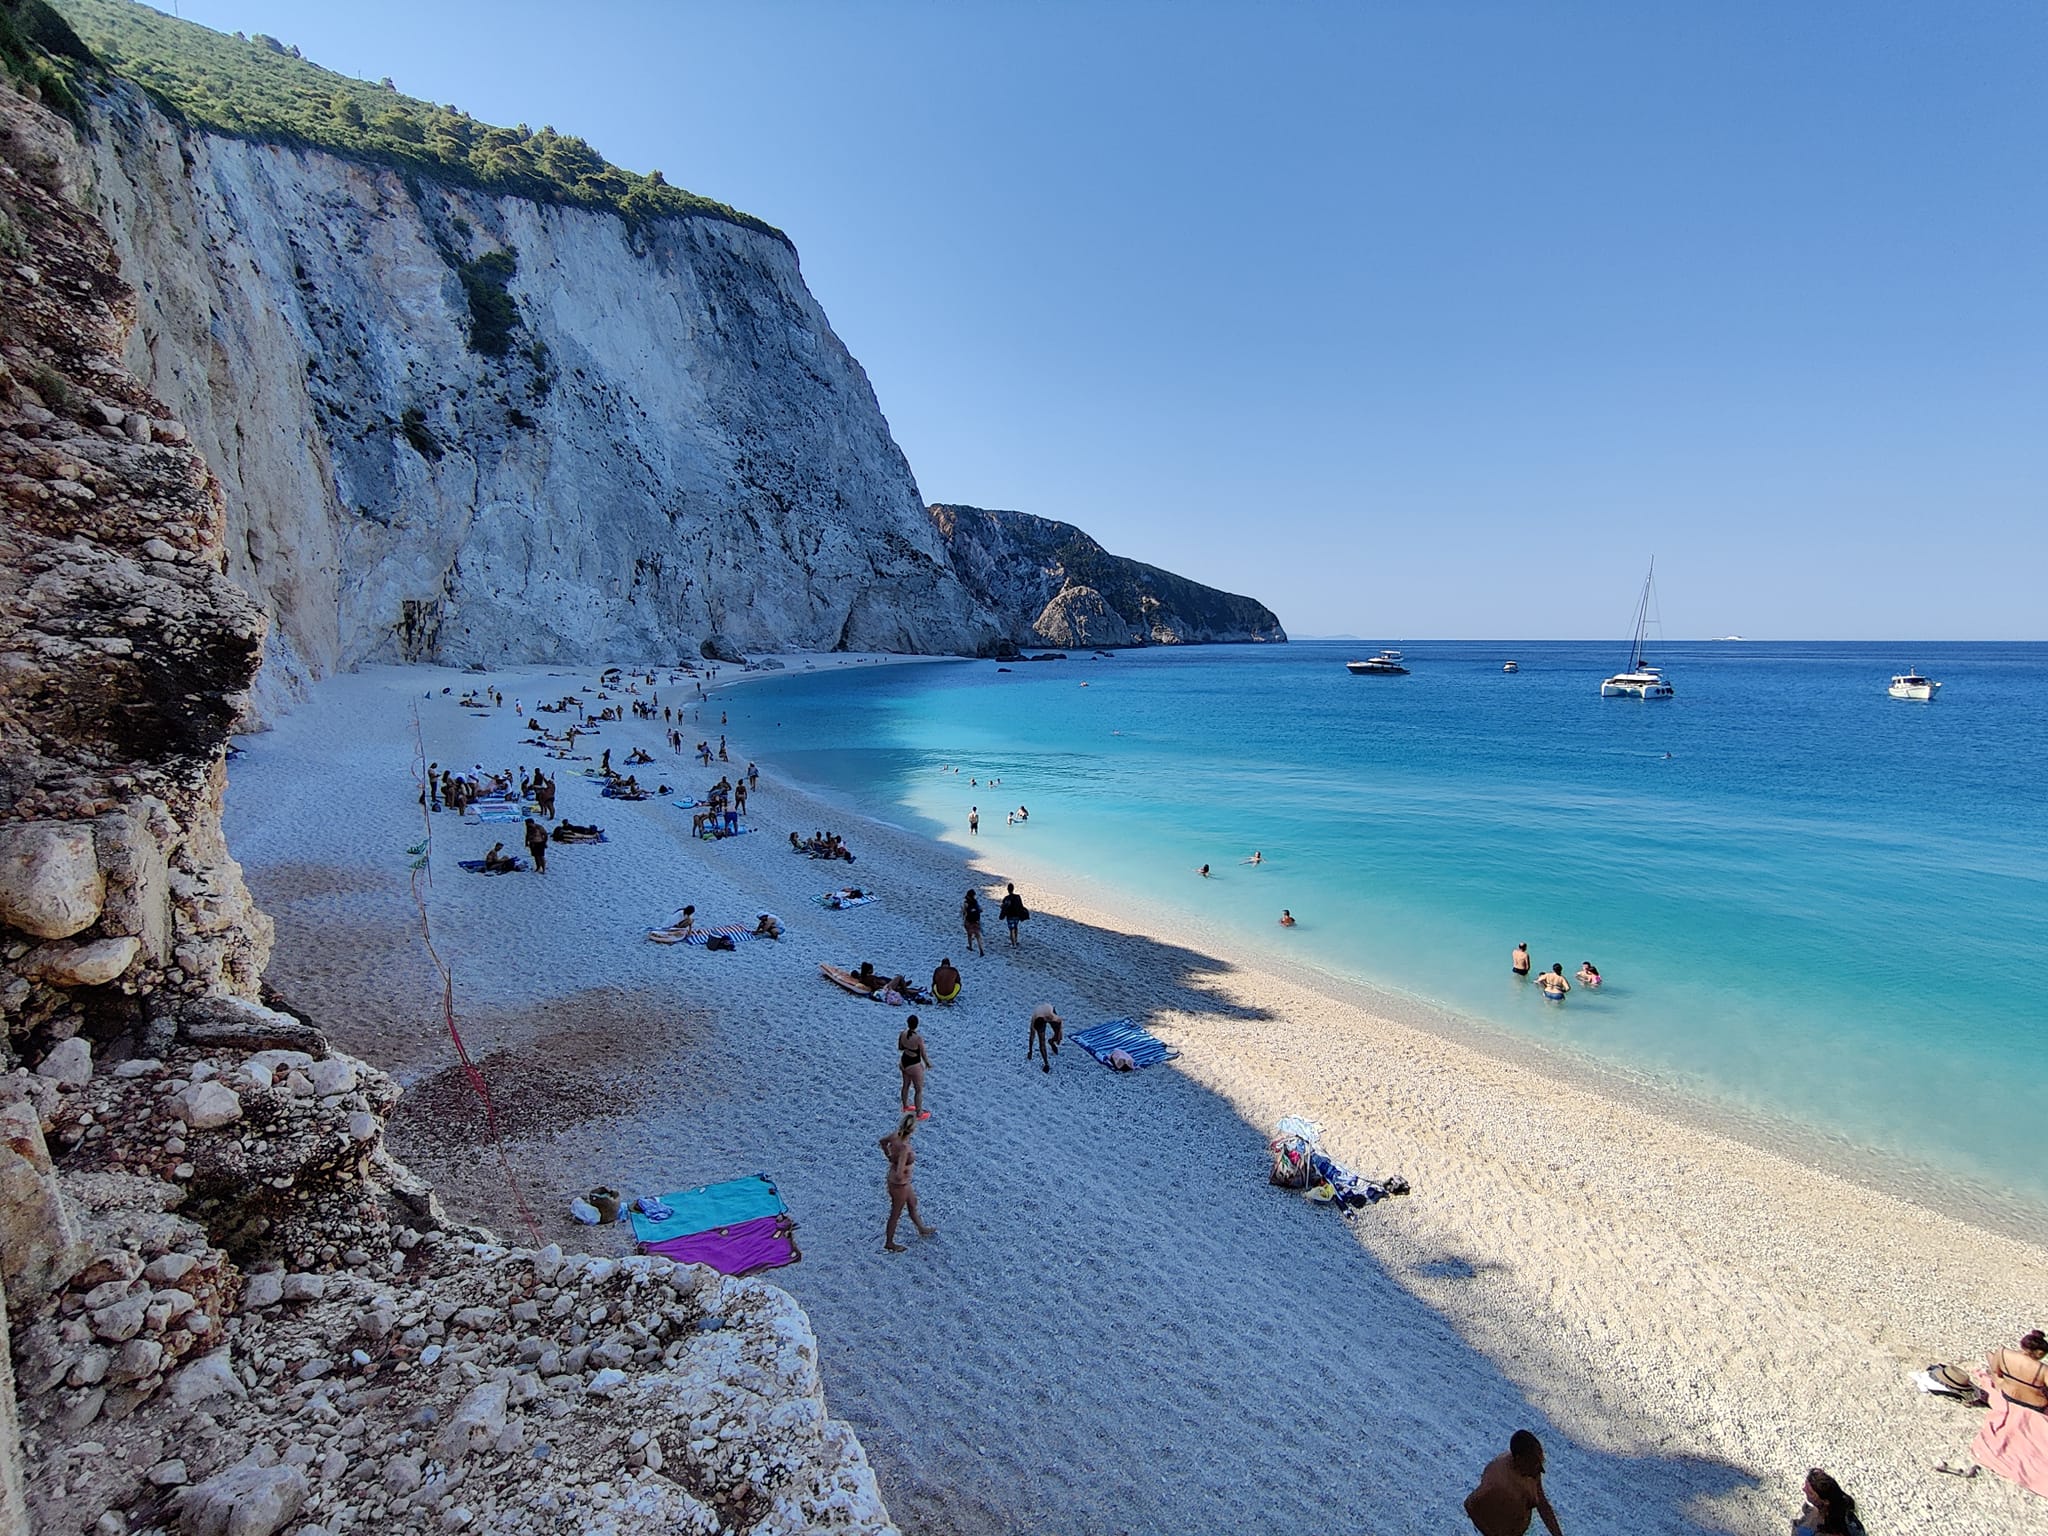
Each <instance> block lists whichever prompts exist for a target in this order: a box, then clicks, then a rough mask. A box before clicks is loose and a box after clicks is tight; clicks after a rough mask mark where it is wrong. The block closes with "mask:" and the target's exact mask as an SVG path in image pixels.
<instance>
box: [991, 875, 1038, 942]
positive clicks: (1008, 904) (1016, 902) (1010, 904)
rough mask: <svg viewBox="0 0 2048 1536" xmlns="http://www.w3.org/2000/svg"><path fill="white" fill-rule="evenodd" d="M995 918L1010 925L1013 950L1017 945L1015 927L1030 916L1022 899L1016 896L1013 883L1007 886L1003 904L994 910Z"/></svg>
mask: <svg viewBox="0 0 2048 1536" xmlns="http://www.w3.org/2000/svg"><path fill="white" fill-rule="evenodd" d="M996 916H997V917H1000V918H1001V919H1002V920H1003V921H1004V922H1006V923H1008V924H1009V925H1010V944H1011V946H1012V947H1013V948H1014V947H1015V945H1016V943H1017V925H1018V924H1019V923H1021V922H1023V921H1024V920H1025V919H1026V918H1028V917H1030V916H1031V914H1030V912H1029V911H1027V910H1026V909H1025V906H1024V898H1023V897H1022V896H1019V895H1018V894H1017V887H1016V885H1015V884H1014V883H1012V884H1011V885H1010V886H1009V888H1008V891H1007V894H1005V895H1004V897H1003V904H1002V905H1001V906H999V907H997V908H996Z"/></svg>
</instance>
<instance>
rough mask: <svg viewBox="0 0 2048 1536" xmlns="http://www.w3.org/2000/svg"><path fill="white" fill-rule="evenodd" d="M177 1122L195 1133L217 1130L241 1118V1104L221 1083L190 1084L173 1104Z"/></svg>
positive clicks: (236, 1096)
mask: <svg viewBox="0 0 2048 1536" xmlns="http://www.w3.org/2000/svg"><path fill="white" fill-rule="evenodd" d="M173 1103H174V1106H175V1108H176V1110H177V1115H178V1118H179V1119H181V1120H183V1121H184V1122H185V1123H186V1124H187V1125H189V1126H191V1127H192V1129H193V1130H195V1131H211V1130H217V1129H218V1128H219V1127H221V1126H223V1125H233V1124H234V1123H235V1122H236V1121H237V1120H239V1119H241V1118H242V1100H241V1097H240V1096H239V1095H238V1094H237V1093H236V1092H235V1090H234V1089H232V1088H230V1087H228V1086H227V1085H226V1084H225V1083H221V1082H204V1083H194V1084H193V1085H192V1086H191V1087H190V1088H187V1089H186V1090H185V1091H184V1092H183V1093H181V1094H179V1095H178V1096H177V1098H176V1099H175V1100H174V1101H173Z"/></svg>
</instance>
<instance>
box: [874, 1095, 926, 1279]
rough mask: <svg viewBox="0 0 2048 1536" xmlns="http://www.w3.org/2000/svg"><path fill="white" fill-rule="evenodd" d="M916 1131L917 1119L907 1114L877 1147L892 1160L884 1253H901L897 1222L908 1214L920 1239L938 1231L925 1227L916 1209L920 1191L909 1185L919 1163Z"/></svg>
mask: <svg viewBox="0 0 2048 1536" xmlns="http://www.w3.org/2000/svg"><path fill="white" fill-rule="evenodd" d="M916 1129H917V1116H916V1114H915V1113H911V1112H906V1113H905V1114H904V1116H903V1119H902V1122H901V1123H900V1124H898V1125H897V1127H896V1129H895V1130H893V1131H891V1132H890V1133H889V1134H888V1135H886V1136H884V1137H883V1138H882V1139H881V1140H880V1141H878V1142H876V1143H875V1145H876V1146H878V1147H880V1148H881V1149H882V1155H883V1156H884V1157H886V1158H888V1159H889V1225H888V1226H887V1227H886V1228H884V1229H883V1232H882V1251H883V1252H885V1253H902V1252H903V1251H904V1248H903V1245H902V1244H901V1243H899V1242H897V1241H896V1223H897V1222H898V1221H899V1220H901V1219H902V1216H903V1213H904V1212H905V1211H908V1212H910V1224H911V1225H912V1226H913V1227H916V1228H917V1235H918V1236H919V1237H937V1236H938V1235H939V1229H938V1228H937V1227H928V1226H926V1225H925V1224H924V1217H923V1216H922V1215H921V1214H920V1213H919V1211H918V1209H917V1191H916V1190H915V1189H913V1188H911V1185H910V1170H911V1169H912V1167H914V1166H915V1165H916V1163H917V1153H916V1152H914V1151H912V1150H911V1146H910V1136H911V1133H912V1132H913V1131H915V1130H916Z"/></svg>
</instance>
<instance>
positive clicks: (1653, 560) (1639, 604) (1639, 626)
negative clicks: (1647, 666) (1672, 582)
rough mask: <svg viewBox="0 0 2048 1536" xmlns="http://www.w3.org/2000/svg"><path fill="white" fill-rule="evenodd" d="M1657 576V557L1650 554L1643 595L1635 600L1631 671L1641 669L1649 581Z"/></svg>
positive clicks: (1648, 612)
mask: <svg viewBox="0 0 2048 1536" xmlns="http://www.w3.org/2000/svg"><path fill="white" fill-rule="evenodd" d="M1656 576H1657V557H1656V556H1655V555H1652V556H1650V574H1649V575H1647V576H1645V577H1644V578H1643V595H1642V596H1641V597H1640V598H1638V599H1637V600H1636V635H1635V640H1634V642H1633V643H1632V644H1631V645H1630V646H1629V652H1628V669H1629V671H1631V672H1640V671H1642V670H1643V628H1644V626H1645V625H1647V624H1648V623H1649V622H1650V583H1651V582H1652V581H1654V580H1655V579H1656Z"/></svg>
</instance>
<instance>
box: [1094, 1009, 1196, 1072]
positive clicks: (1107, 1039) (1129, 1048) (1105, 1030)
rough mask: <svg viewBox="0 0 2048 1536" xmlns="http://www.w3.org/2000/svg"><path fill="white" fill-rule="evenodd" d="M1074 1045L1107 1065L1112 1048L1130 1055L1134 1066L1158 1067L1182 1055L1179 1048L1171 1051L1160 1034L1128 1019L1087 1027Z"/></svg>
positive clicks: (1113, 1020) (1112, 1020)
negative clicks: (1163, 1062) (1160, 1037)
mask: <svg viewBox="0 0 2048 1536" xmlns="http://www.w3.org/2000/svg"><path fill="white" fill-rule="evenodd" d="M1074 1044H1076V1045H1078V1046H1080V1047H1081V1049H1082V1050H1084V1051H1086V1052H1087V1053H1088V1054H1089V1055H1090V1056H1093V1057H1094V1058H1095V1059H1096V1060H1097V1061H1099V1062H1101V1063H1102V1064H1103V1065H1104V1066H1105V1067H1106V1066H1108V1065H1109V1055H1110V1052H1112V1051H1122V1052H1123V1053H1124V1054H1125V1055H1126V1056H1129V1057H1130V1058H1131V1064H1132V1065H1133V1066H1135V1067H1156V1066H1158V1065H1159V1064H1160V1063H1161V1062H1162V1061H1172V1060H1173V1059H1174V1058H1175V1057H1177V1056H1178V1055H1180V1052H1179V1051H1175V1050H1169V1049H1168V1048H1167V1045H1166V1042H1165V1041H1163V1040H1161V1039H1159V1037H1158V1036H1156V1035H1154V1034H1152V1033H1151V1032H1150V1031H1149V1030H1147V1029H1145V1028H1143V1027H1142V1026H1141V1025H1138V1024H1135V1023H1133V1022H1132V1021H1131V1020H1129V1019H1111V1020H1110V1021H1109V1022H1108V1023H1106V1024H1098V1025H1096V1026H1095V1027H1094V1028H1093V1029H1084V1030H1082V1031H1081V1032H1080V1033H1079V1034H1078V1035H1075V1036H1074Z"/></svg>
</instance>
